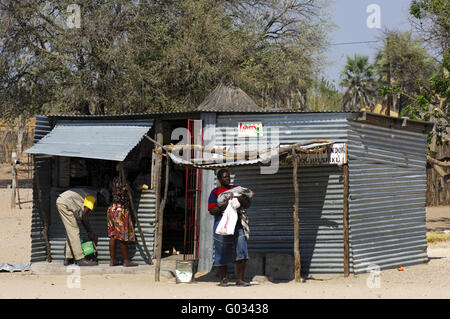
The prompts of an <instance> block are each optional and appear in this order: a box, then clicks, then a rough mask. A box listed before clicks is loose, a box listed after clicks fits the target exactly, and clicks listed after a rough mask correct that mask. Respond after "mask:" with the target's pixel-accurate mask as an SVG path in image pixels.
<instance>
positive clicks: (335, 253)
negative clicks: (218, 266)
mask: <svg viewBox="0 0 450 319" xmlns="http://www.w3.org/2000/svg"><path fill="white" fill-rule="evenodd" d="M231 172H233V174H234V175H235V176H234V183H235V184H236V185H243V186H246V187H249V188H251V189H252V190H253V191H254V192H255V197H254V199H253V201H252V206H251V208H250V209H248V216H249V223H250V229H251V234H250V238H249V241H248V248H249V251H251V252H256V253H260V252H264V253H266V252H274V253H275V252H276V253H293V249H294V227H293V205H294V187H293V183H292V168H291V167H284V168H281V169H280V171H279V172H278V173H277V174H273V175H261V174H259V168H252V169H249V168H245V169H244V168H242V169H233V170H231ZM298 182H299V191H300V205H299V220H300V222H299V224H300V239H299V241H300V256H301V268H302V273H303V274H305V275H308V274H325V273H326V274H342V273H343V272H344V241H343V228H342V224H343V221H342V207H343V174H342V169H338V168H337V167H334V166H330V167H314V168H312V167H308V168H305V167H300V168H299V172H298Z"/></svg>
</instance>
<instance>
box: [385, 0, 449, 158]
mask: <svg viewBox="0 0 450 319" xmlns="http://www.w3.org/2000/svg"><path fill="white" fill-rule="evenodd" d="M449 10H450V6H449V1H448V0H413V1H412V2H411V5H410V14H411V18H412V20H413V22H414V23H415V26H416V27H417V30H418V31H419V33H420V34H421V35H422V36H423V40H424V41H426V42H427V43H430V44H433V45H435V46H436V47H437V48H439V54H440V56H439V60H440V66H439V68H438V70H437V71H436V72H435V73H434V74H433V75H432V76H431V77H430V78H428V79H427V83H426V84H425V85H421V86H420V87H419V92H417V93H413V94H411V95H408V94H407V93H406V92H405V91H404V90H402V89H401V88H400V87H397V86H394V87H386V86H384V87H382V88H380V92H381V94H382V95H386V94H390V93H397V94H405V95H407V96H408V104H407V105H406V107H405V108H404V111H403V115H407V116H408V117H409V118H411V119H417V120H425V121H433V122H434V123H435V126H434V130H433V131H432V132H431V133H430V134H429V136H428V141H429V150H430V153H431V154H432V153H433V152H434V150H435V148H436V146H439V145H442V144H447V145H448V144H449V141H448V139H447V138H446V135H447V133H448V132H447V125H448V123H450V109H449V108H448V99H449V97H450V90H449V87H450V77H449V71H448V70H449V69H450V55H449V51H448V49H449V31H450V15H449Z"/></svg>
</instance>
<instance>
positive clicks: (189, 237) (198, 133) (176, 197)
mask: <svg viewBox="0 0 450 319" xmlns="http://www.w3.org/2000/svg"><path fill="white" fill-rule="evenodd" d="M168 128H169V131H170V132H174V130H175V129H179V128H184V129H185V132H187V134H186V136H184V138H186V140H185V141H183V142H182V143H184V144H188V145H198V146H203V129H202V121H201V120H195V119H188V120H187V121H186V120H184V121H172V122H170V125H168ZM165 136H171V140H170V142H169V143H172V144H178V143H180V139H179V136H177V135H172V133H171V134H165ZM172 138H174V139H173V140H172ZM179 155H182V156H184V157H185V158H186V159H188V160H191V159H192V158H201V156H202V152H201V150H199V149H195V150H191V151H186V152H184V153H180V154H179ZM171 165H172V166H171V167H170V172H171V173H170V177H169V187H168V194H167V202H166V208H165V211H164V221H163V240H162V242H163V243H162V251H163V254H162V256H163V257H167V256H171V255H179V256H180V259H181V257H182V259H183V260H198V253H199V238H200V211H201V185H202V172H201V170H199V169H194V168H186V167H181V166H178V165H173V164H172V163H171ZM162 187H163V186H162Z"/></svg>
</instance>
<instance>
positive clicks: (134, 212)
mask: <svg viewBox="0 0 450 319" xmlns="http://www.w3.org/2000/svg"><path fill="white" fill-rule="evenodd" d="M119 168H120V176H121V177H120V178H121V180H122V184H123V185H125V187H126V189H127V194H128V200H129V201H130V208H131V211H132V212H133V215H134V219H135V220H136V224H137V227H138V230H139V235H140V237H141V242H142V246H143V247H144V251H145V254H146V255H147V259H148V263H149V264H150V265H152V264H153V262H152V255H151V254H150V252H149V250H148V248H147V244H146V242H145V237H144V233H143V232H142V228H141V223H140V222H139V217H138V214H137V212H136V209H135V207H134V200H133V194H132V193H131V189H130V186H129V185H128V183H127V180H126V178H125V171H124V169H123V165H122V163H119Z"/></svg>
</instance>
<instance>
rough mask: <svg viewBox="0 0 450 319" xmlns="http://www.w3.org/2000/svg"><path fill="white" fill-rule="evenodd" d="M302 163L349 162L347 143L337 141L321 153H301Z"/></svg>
mask: <svg viewBox="0 0 450 319" xmlns="http://www.w3.org/2000/svg"><path fill="white" fill-rule="evenodd" d="M299 155H300V164H302V165H336V164H346V163H347V144H345V143H335V144H333V145H332V146H331V147H329V148H327V149H326V150H324V151H322V152H319V153H311V154H299Z"/></svg>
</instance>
